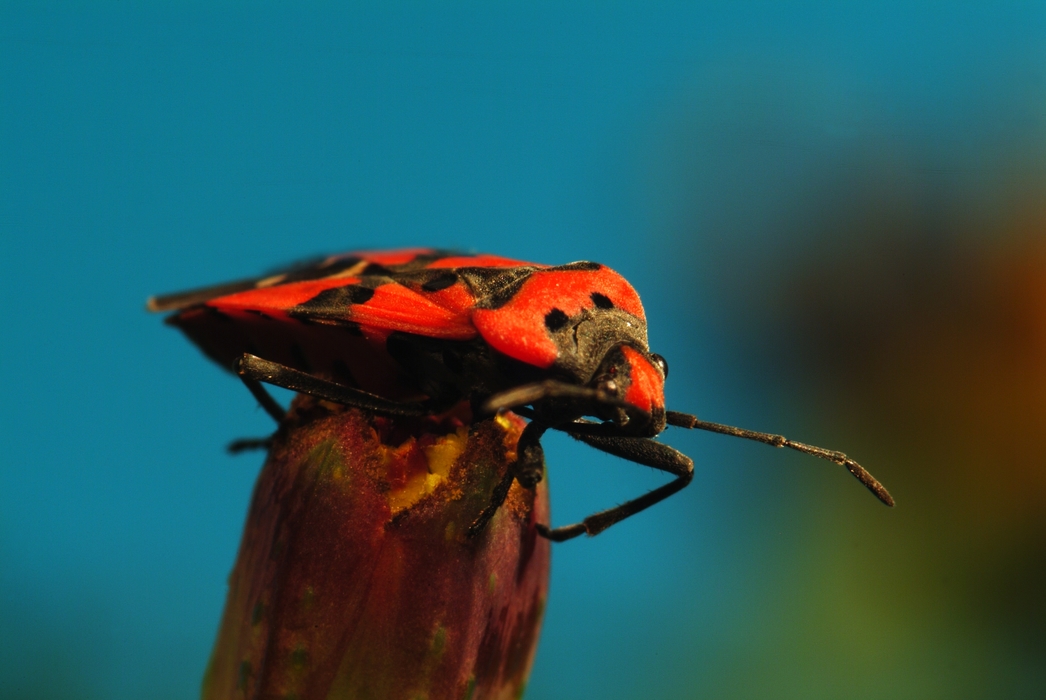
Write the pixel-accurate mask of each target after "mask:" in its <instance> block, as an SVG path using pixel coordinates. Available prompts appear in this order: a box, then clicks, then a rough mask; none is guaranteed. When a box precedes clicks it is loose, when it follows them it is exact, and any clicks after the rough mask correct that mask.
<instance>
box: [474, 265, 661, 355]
mask: <svg viewBox="0 0 1046 700" xmlns="http://www.w3.org/2000/svg"><path fill="white" fill-rule="evenodd" d="M593 292H599V293H600V294H602V295H604V296H606V297H607V298H609V299H610V301H611V302H613V304H614V306H615V307H616V308H619V309H622V310H623V311H627V312H628V313H630V314H632V315H633V316H635V317H637V318H639V319H641V320H644V321H645V320H646V315H645V314H644V313H643V305H642V304H641V303H640V301H639V295H638V294H636V290H635V289H633V288H632V285H630V284H629V283H628V282H627V281H626V280H625V278H624V277H622V276H621V275H619V274H617V273H616V272H614V271H613V270H611V269H610V268H608V267H600V268H599V269H597V270H538V271H537V272H534V273H533V274H532V275H531V276H530V278H529V279H528V280H527V281H526V282H524V283H523V286H522V287H521V288H520V290H519V291H518V292H517V293H516V295H515V296H514V297H512V299H511V300H509V302H508V303H507V304H505V305H504V306H502V307H501V308H498V309H477V310H476V311H474V312H473V313H472V322H473V323H474V324H475V326H476V329H477V330H478V331H479V333H480V335H482V336H483V339H484V340H486V341H487V342H488V343H489V344H490V346H491V347H492V348H494V349H495V350H497V351H498V352H501V353H504V354H506V355H508V356H509V357H512V358H515V359H517V360H521V361H522V362H526V363H527V364H530V365H533V366H535V367H542V368H547V367H551V366H552V365H553V363H555V361H556V358H557V357H558V356H559V349H558V348H557V347H556V344H555V342H554V341H553V340H552V337H551V336H550V335H549V333H548V331H547V329H546V328H545V316H546V315H547V314H548V313H549V312H550V311H552V310H553V309H559V310H560V311H562V312H563V313H565V314H566V315H567V316H568V317H573V316H575V315H576V314H578V313H579V312H580V311H581V310H582V309H592V308H594V307H595V302H594V301H592V293H593Z"/></svg>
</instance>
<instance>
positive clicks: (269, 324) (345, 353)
mask: <svg viewBox="0 0 1046 700" xmlns="http://www.w3.org/2000/svg"><path fill="white" fill-rule="evenodd" d="M168 323H170V324H171V325H174V326H177V327H178V328H180V329H181V330H182V331H183V332H184V333H185V334H186V335H187V336H188V337H189V339H190V340H192V342H193V343H195V344H196V345H197V346H198V347H199V348H200V349H201V350H203V352H204V354H206V355H207V356H208V357H209V358H211V359H212V360H214V361H215V362H217V363H218V364H219V365H221V366H222V367H225V368H227V369H231V368H232V366H233V363H234V362H235V361H236V360H237V359H238V358H239V357H240V356H242V355H243V354H244V353H245V352H246V353H250V354H252V355H257V356H259V357H262V358H265V359H266V360H270V361H272V362H276V363H279V364H283V365H287V366H288V367H292V368H294V369H297V370H300V371H302V372H306V373H308V374H312V375H315V376H319V377H323V378H325V379H329V380H332V381H335V382H337V383H339V384H344V385H347V386H351V387H356V388H359V389H363V390H364V391H368V392H370V393H373V394H378V395H379V396H384V397H386V398H389V399H398V400H399V399H412V398H416V397H417V395H418V393H419V391H418V389H417V387H416V386H415V385H414V384H413V382H411V380H410V378H409V377H408V376H407V375H406V374H405V373H404V371H403V369H402V368H401V367H400V366H399V365H398V364H397V363H396V361H395V360H393V359H392V358H391V357H390V356H389V354H388V353H387V352H386V350H385V339H386V337H387V332H382V331H377V330H374V329H369V328H366V327H361V326H358V325H356V324H351V323H346V324H342V325H321V324H307V323H303V322H300V321H294V320H288V319H285V318H280V319H277V318H272V317H270V316H267V315H265V314H261V313H252V312H249V311H219V310H217V309H215V308H213V307H210V306H206V305H203V306H197V307H193V308H190V309H186V310H185V311H183V312H181V313H179V314H176V315H174V316H172V317H170V318H169V319H168Z"/></svg>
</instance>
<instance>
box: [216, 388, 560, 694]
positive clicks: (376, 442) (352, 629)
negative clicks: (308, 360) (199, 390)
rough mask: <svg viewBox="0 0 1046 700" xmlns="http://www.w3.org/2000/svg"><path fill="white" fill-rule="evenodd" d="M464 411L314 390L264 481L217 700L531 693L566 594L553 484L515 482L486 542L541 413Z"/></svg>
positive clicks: (301, 401)
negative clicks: (555, 604) (553, 524)
mask: <svg viewBox="0 0 1046 700" xmlns="http://www.w3.org/2000/svg"><path fill="white" fill-rule="evenodd" d="M461 411H462V412H463V413H467V408H462V409H461ZM464 417H465V418H466V420H461V419H459V418H455V417H454V416H453V415H451V416H443V417H441V418H439V419H436V418H431V417H425V418H387V417H378V416H374V415H370V414H367V413H366V412H363V411H359V410H357V409H346V408H342V407H337V406H332V405H330V404H325V403H323V402H319V401H316V400H314V399H311V398H309V397H299V398H298V399H297V400H296V402H295V405H294V407H293V409H292V411H291V413H290V414H289V415H288V417H287V419H286V420H285V421H284V423H283V424H282V425H281V427H280V430H279V432H278V433H277V435H276V436H275V440H274V443H273V445H272V448H271V450H270V453H269V458H268V461H267V462H266V463H265V467H264V468H263V470H262V472H261V475H260V476H259V478H258V483H257V485H256V486H255V491H254V496H253V501H252V503H251V507H250V512H249V515H248V518H247V525H246V528H245V530H244V535H243V541H242V542H241V544H240V551H239V554H238V557H237V561H236V565H235V567H234V568H233V572H232V574H231V576H230V579H229V593H228V599H227V601H226V604H225V613H224V615H223V618H222V623H221V629H220V630H219V632H218V639H217V642H216V644H215V648H214V651H213V654H212V657H211V661H210V664H209V666H208V669H207V673H206V676H205V678H204V683H203V697H204V698H205V700H212V699H214V700H216V699H219V698H220V699H223V700H224V699H226V698H244V699H253V698H259V699H260V698H296V699H297V700H318V699H319V698H374V699H376V700H386V699H387V700H395V699H398V698H404V699H408V698H410V699H414V698H426V699H427V700H440V699H443V698H446V699H448V700H450V699H451V698H453V699H454V700H463V699H466V698H468V699H471V700H480V699H481V698H518V697H520V696H521V695H522V692H523V689H524V687H525V684H526V679H527V675H528V673H529V671H530V667H531V664H532V662H533V658H534V651H535V648H536V645H537V638H538V632H539V629H540V626H541V618H542V613H543V611H544V607H545V598H546V595H547V593H548V575H549V555H550V551H549V542H548V540H546V539H544V538H542V537H540V536H538V534H537V532H536V529H535V525H536V524H537V523H539V522H541V523H547V522H548V497H547V491H546V488H545V484H544V483H542V484H539V485H538V487H537V489H535V490H533V491H528V490H526V489H522V488H521V487H520V486H519V485H518V484H514V485H513V486H512V489H511V490H510V492H509V494H508V498H507V499H506V501H505V503H504V504H503V505H502V506H501V507H500V508H499V509H498V511H497V513H496V514H495V515H494V517H493V518H492V519H491V520H490V522H489V523H487V525H486V527H485V528H484V529H483V530H482V531H480V532H479V533H478V534H476V535H475V536H472V537H469V536H468V533H467V530H468V527H469V525H470V524H471V523H472V522H473V520H475V519H476V517H477V516H478V515H479V514H480V512H482V511H483V509H484V508H485V507H486V506H487V505H488V504H489V503H490V499H491V493H492V492H493V490H494V487H495V486H496V485H497V484H498V483H499V482H500V481H501V480H502V478H503V477H504V476H505V474H506V473H507V469H508V466H509V465H510V464H511V463H512V461H513V460H514V459H515V447H516V442H517V440H518V439H519V435H520V433H521V431H522V428H523V426H524V423H523V421H522V420H521V419H519V418H518V417H516V416H513V415H511V414H509V415H506V416H499V417H498V418H496V419H493V420H487V421H483V422H480V423H476V424H471V425H470V424H469V421H468V420H467V416H464Z"/></svg>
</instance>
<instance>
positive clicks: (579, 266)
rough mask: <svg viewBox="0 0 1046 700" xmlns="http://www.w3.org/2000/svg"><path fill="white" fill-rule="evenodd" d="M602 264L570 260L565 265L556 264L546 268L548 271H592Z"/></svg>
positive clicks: (600, 268) (601, 267) (600, 267)
mask: <svg viewBox="0 0 1046 700" xmlns="http://www.w3.org/2000/svg"><path fill="white" fill-rule="evenodd" d="M602 269H603V266H602V265H600V264H599V263H594V262H588V261H587V260H581V261H580V262H572V263H568V264H566V265H557V266H556V267H550V268H548V271H549V272H572V271H577V272H593V271H595V270H602Z"/></svg>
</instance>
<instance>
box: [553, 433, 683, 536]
mask: <svg viewBox="0 0 1046 700" xmlns="http://www.w3.org/2000/svg"><path fill="white" fill-rule="evenodd" d="M561 429H562V430H564V431H565V432H567V433H568V434H569V435H570V436H571V437H573V438H575V439H577V440H580V441H581V442H583V443H585V444H586V445H590V446H592V447H594V448H596V449H597V450H601V451H603V452H607V453H609V454H612V455H615V456H617V457H622V458H623V459H627V460H629V461H632V462H636V463H638V464H643V465H645V466H648V467H653V468H654V469H660V470H661V471H663V472H668V473H669V474H673V475H675V477H676V478H675V479H674V480H673V481H670V482H668V483H667V484H665V485H663V486H659V487H658V488H656V489H654V490H653V491H650V492H648V493H645V494H643V495H642V496H640V497H639V498H633V499H632V500H631V501H626V502H625V503H622V504H621V505H619V506H615V507H613V508H609V509H607V510H604V511H601V512H599V513H595V514H593V515H590V516H588V517H587V518H585V519H584V520H582V521H581V522H580V523H574V524H573V525H565V526H563V527H557V528H548V527H546V526H545V525H538V533H539V534H540V535H542V536H543V537H547V538H548V539H550V540H552V541H554V542H563V541H565V540H569V539H573V538H575V537H577V536H579V535H584V534H588V535H598V534H599V533H601V532H603V531H604V530H606V529H607V528H608V527H610V526H611V525H614V524H615V523H619V522H621V521H622V520H624V519H625V518H628V517H631V516H633V515H635V514H636V513H638V512H640V511H642V510H646V509H647V508H649V507H650V506H652V505H654V504H655V503H659V502H661V501H663V500H665V499H666V498H668V497H669V496H671V495H672V494H674V493H676V492H678V491H681V490H683V489H684V488H686V486H687V484H689V483H690V481H691V479H693V478H694V462H693V460H692V459H690V458H689V457H687V456H686V455H685V454H683V453H682V452H679V451H678V450H675V449H673V448H671V447H669V446H668V445H663V444H661V443H660V442H656V441H654V440H651V439H649V438H634V437H607V436H601V435H586V434H581V433H575V432H571V430H570V429H569V427H567V426H562V428H561Z"/></svg>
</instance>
